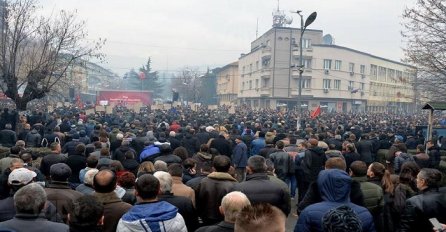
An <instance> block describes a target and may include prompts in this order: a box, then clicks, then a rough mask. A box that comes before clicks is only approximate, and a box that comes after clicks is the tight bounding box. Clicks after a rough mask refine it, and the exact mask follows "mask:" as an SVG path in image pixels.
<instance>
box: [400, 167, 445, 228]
mask: <svg viewBox="0 0 446 232" xmlns="http://www.w3.org/2000/svg"><path fill="white" fill-rule="evenodd" d="M441 178H442V174H441V172H440V171H438V170H437V169H431V168H423V169H421V171H420V172H419V173H418V175H417V180H416V181H417V188H418V190H420V194H419V195H416V196H413V197H411V198H409V199H408V200H407V201H406V208H405V211H404V213H403V214H402V216H401V230H400V231H402V232H405V231H432V225H431V223H430V222H429V219H430V218H437V219H438V221H439V222H440V223H443V224H444V223H446V214H445V212H446V194H445V193H444V192H441V191H439V188H438V187H439V185H440V182H441Z"/></svg>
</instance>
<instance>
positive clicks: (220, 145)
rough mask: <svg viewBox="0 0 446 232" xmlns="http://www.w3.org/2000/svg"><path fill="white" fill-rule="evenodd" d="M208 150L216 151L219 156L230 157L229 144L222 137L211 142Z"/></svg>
mask: <svg viewBox="0 0 446 232" xmlns="http://www.w3.org/2000/svg"><path fill="white" fill-rule="evenodd" d="M210 148H215V149H217V151H218V152H219V153H220V154H221V155H225V156H228V157H231V155H232V149H231V143H229V141H228V140H226V139H225V137H223V136H219V137H218V138H215V139H214V140H212V142H211V145H210Z"/></svg>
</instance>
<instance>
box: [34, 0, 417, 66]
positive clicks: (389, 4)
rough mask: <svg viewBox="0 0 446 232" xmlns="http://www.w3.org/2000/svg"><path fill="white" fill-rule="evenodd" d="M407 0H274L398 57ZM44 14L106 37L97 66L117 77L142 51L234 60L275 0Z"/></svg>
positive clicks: (190, 61) (130, 5) (168, 1)
mask: <svg viewBox="0 0 446 232" xmlns="http://www.w3.org/2000/svg"><path fill="white" fill-rule="evenodd" d="M414 2H415V0H310V1H308V0H281V1H280V8H281V9H282V10H284V11H285V12H286V13H287V14H288V15H290V16H292V17H293V18H294V22H293V24H292V25H291V26H292V27H299V24H300V23H299V19H298V17H297V15H296V14H294V15H293V14H291V13H288V12H289V11H291V10H294V11H295V10H298V9H299V10H302V11H303V14H304V15H305V16H308V15H309V14H310V13H311V12H313V11H317V13H318V17H317V19H316V21H315V22H314V23H313V24H312V25H311V26H310V27H309V28H312V29H320V30H323V31H324V34H327V33H329V34H331V35H333V37H334V38H335V43H336V44H337V45H340V46H346V47H349V48H353V49H357V50H360V51H364V52H369V53H372V54H374V55H377V56H382V57H385V58H388V59H393V60H397V61H400V60H401V59H402V58H403V51H402V47H403V38H402V37H401V35H400V31H401V29H402V26H401V20H402V17H401V15H402V12H403V10H404V8H405V7H406V6H407V5H408V4H409V5H411V4H413V3H414ZM40 3H41V5H42V6H43V8H44V9H43V10H44V14H50V13H51V12H54V11H56V10H59V9H66V10H77V13H78V15H79V18H80V19H84V20H86V21H87V29H88V32H89V39H92V40H93V39H97V38H106V39H107V43H106V45H105V47H104V48H103V52H104V53H105V54H106V63H104V64H102V65H103V66H104V67H107V68H110V69H111V70H113V71H114V72H116V73H118V74H120V75H122V74H123V73H125V72H126V71H128V70H129V69H130V68H138V67H140V66H141V65H142V64H143V63H144V62H145V61H146V59H147V58H148V57H149V56H150V57H152V61H153V63H152V64H153V68H154V70H159V71H167V70H168V71H169V72H176V71H178V70H181V69H182V68H184V67H186V66H190V67H198V68H199V70H200V71H202V72H204V71H205V70H206V67H210V68H215V67H219V66H224V65H226V64H228V63H230V62H233V61H236V60H237V59H238V57H239V56H240V54H241V53H246V52H248V51H249V49H250V42H251V41H252V40H254V39H255V36H256V24H257V19H258V22H259V26H258V31H259V35H261V34H263V33H264V32H266V31H267V30H269V29H270V28H271V25H272V16H271V14H272V12H273V10H275V9H276V8H277V0H164V1H162V0H128V1H123V0H119V1H118V0H75V1H73V0H41V1H40Z"/></svg>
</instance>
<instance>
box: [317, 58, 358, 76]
mask: <svg viewBox="0 0 446 232" xmlns="http://www.w3.org/2000/svg"><path fill="white" fill-rule="evenodd" d="M323 68H324V69H326V70H330V69H332V60H330V59H324V66H323ZM333 70H337V71H342V70H344V68H343V67H342V60H335V61H334V67H333ZM348 71H349V72H353V73H354V72H356V68H355V63H352V62H350V63H348ZM359 73H360V74H365V65H363V64H361V65H360V66H359Z"/></svg>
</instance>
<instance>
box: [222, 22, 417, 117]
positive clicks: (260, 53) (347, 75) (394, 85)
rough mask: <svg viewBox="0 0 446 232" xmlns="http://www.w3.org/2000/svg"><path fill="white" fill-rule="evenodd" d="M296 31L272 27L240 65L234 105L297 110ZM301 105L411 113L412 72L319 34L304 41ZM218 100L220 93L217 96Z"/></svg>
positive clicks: (307, 35)
mask: <svg viewBox="0 0 446 232" xmlns="http://www.w3.org/2000/svg"><path fill="white" fill-rule="evenodd" d="M299 41H300V29H299V28H290V27H283V26H282V25H279V26H275V27H273V28H271V29H270V30H269V31H267V32H266V33H264V34H263V35H261V36H260V37H258V38H257V39H256V40H254V41H253V42H251V49H250V52H249V53H247V54H242V55H241V57H240V58H239V60H238V71H239V80H238V87H239V90H238V93H237V97H238V100H237V102H238V104H247V105H248V106H251V107H253V108H268V107H269V108H274V107H277V106H285V105H286V106H287V107H288V108H297V107H299V106H298V102H299V101H298V100H299V99H298V96H299V88H298V84H299V71H300V67H299V65H300V59H299V52H300V51H299V44H298V43H299ZM302 46H303V51H302V52H303V64H304V67H303V70H302V72H303V73H302V82H301V83H302V88H301V90H302V91H301V96H302V98H301V101H300V102H301V105H300V107H302V108H304V109H310V110H311V109H313V108H314V107H317V106H319V105H320V106H321V107H322V109H324V110H326V111H336V112H350V111H372V112H389V111H392V112H398V111H404V112H411V111H413V110H414V107H415V99H414V96H415V94H414V86H413V83H414V81H415V78H416V68H415V67H413V66H410V65H406V64H403V63H400V62H397V61H393V60H389V59H385V58H382V57H378V56H375V55H372V54H369V53H365V52H361V51H358V50H354V49H351V48H347V47H343V46H337V45H334V44H333V43H332V38H331V36H329V35H327V36H323V31H322V30H311V29H307V30H306V31H305V33H304V36H303V43H302ZM219 94H220V93H219Z"/></svg>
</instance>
